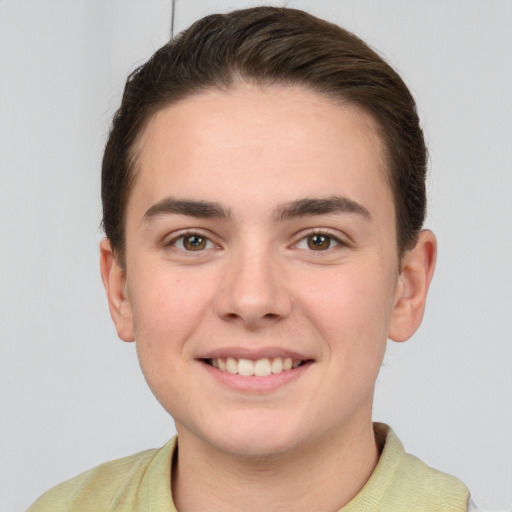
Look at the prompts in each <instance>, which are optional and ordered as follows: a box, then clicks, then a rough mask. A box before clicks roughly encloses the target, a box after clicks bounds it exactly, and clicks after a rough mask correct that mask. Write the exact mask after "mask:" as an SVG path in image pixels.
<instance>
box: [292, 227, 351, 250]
mask: <svg viewBox="0 0 512 512" xmlns="http://www.w3.org/2000/svg"><path fill="white" fill-rule="evenodd" d="M314 235H323V236H326V237H328V238H330V239H331V240H333V241H334V242H336V245H335V246H334V247H329V248H328V249H326V250H324V251H318V252H319V253H321V252H328V251H330V250H332V249H335V248H336V247H350V246H351V243H350V241H349V240H348V236H345V237H344V236H340V233H339V232H336V233H333V230H331V229H329V228H312V229H307V230H303V231H301V232H299V233H298V234H297V235H296V237H295V239H296V242H294V243H293V244H292V247H297V246H298V244H299V243H300V242H302V241H303V240H305V239H306V238H308V237H310V236H314ZM311 252H316V251H312V250H311Z"/></svg>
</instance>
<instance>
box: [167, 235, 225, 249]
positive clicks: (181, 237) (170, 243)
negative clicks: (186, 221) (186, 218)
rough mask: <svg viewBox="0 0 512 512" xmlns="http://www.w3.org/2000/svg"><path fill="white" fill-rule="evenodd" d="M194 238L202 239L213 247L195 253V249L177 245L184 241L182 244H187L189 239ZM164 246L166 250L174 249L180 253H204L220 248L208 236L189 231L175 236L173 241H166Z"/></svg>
mask: <svg viewBox="0 0 512 512" xmlns="http://www.w3.org/2000/svg"><path fill="white" fill-rule="evenodd" d="M193 237H197V238H200V239H201V240H202V241H204V242H205V244H206V245H208V244H211V246H212V247H204V248H202V249H198V250H197V251H194V250H193V249H186V248H185V247H177V244H178V243H179V242H180V240H181V241H182V244H183V243H185V241H186V240H187V239H189V240H190V239H191V238H193ZM163 246H164V247H166V248H170V249H174V250H176V251H179V252H180V253H185V254H186V253H194V252H197V253H200V252H203V251H204V250H205V249H212V248H218V247H219V246H218V245H217V244H216V243H215V242H213V241H212V240H211V238H210V237H209V236H206V235H205V234H203V233H201V232H200V231H187V232H185V233H180V234H179V235H177V236H174V237H173V238H172V239H171V240H169V241H165V242H164V243H163Z"/></svg>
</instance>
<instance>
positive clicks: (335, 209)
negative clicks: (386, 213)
mask: <svg viewBox="0 0 512 512" xmlns="http://www.w3.org/2000/svg"><path fill="white" fill-rule="evenodd" d="M329 214H348V215H352V214H356V215H360V216H362V217H364V218H365V219H367V220H371V218H372V216H371V214H370V211H369V210H368V209H367V208H365V207H364V206H363V205H361V204H359V203H357V202H355V201H353V200H352V199H349V198H348V197H344V196H336V195H334V196H329V197H326V198H304V199H299V200H297V201H291V202H289V203H285V204H283V205H282V206H279V207H278V208H277V210H276V212H275V218H276V219H277V220H289V219H292V218H296V217H307V216H314V215H329Z"/></svg>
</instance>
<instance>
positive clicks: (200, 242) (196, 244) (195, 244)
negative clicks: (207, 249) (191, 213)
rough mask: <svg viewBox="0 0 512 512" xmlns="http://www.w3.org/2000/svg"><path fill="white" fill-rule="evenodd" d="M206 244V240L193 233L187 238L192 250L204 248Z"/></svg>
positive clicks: (187, 243)
mask: <svg viewBox="0 0 512 512" xmlns="http://www.w3.org/2000/svg"><path fill="white" fill-rule="evenodd" d="M204 245H205V240H204V238H203V237H201V236H198V235H192V236H189V237H188V238H187V239H186V246H188V247H187V248H188V249H190V250H192V251H194V250H198V249H202V248H203V247H204Z"/></svg>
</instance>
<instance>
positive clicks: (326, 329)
mask: <svg viewBox="0 0 512 512" xmlns="http://www.w3.org/2000/svg"><path fill="white" fill-rule="evenodd" d="M391 275H392V273H391V272H390V273H384V272H383V271H382V267H380V268H379V266H376V265H366V266H358V268H350V267H349V266H347V267H345V268H343V269H341V268H340V269H336V270H335V271H334V272H332V273H331V274H330V275H329V276H328V277H329V279H327V278H326V279H323V282H324V283H325V285H324V286H318V283H319V282H321V281H318V280H316V281H315V280H313V282H305V283H303V287H302V288H303V289H304V290H309V292H308V293H304V294H303V303H304V304H305V309H306V310H307V313H306V314H307V315H308V316H310V318H311V320H312V322H314V324H316V326H317V328H318V329H319V330H321V334H322V336H323V337H324V338H325V339H327V340H329V342H330V343H329V345H330V350H331V351H335V350H337V349H338V348H341V349H342V350H343V351H344V352H345V353H346V350H347V348H348V347H350V346H354V348H355V349H358V348H361V351H360V352H361V353H364V351H363V350H362V347H363V346H364V347H366V350H370V351H372V350H375V349H377V350H378V351H379V352H380V350H381V346H382V345H385V342H386V340H387V333H388V327H389V321H390V317H391V312H392V307H393V299H394V285H393V280H392V279H391V278H390V276H391ZM326 277H327V276H326Z"/></svg>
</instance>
